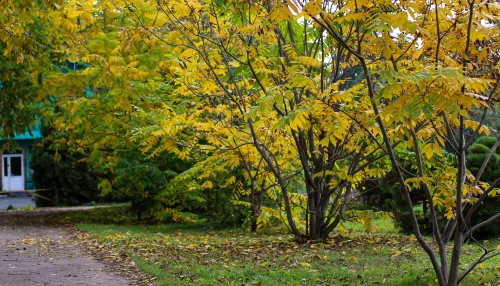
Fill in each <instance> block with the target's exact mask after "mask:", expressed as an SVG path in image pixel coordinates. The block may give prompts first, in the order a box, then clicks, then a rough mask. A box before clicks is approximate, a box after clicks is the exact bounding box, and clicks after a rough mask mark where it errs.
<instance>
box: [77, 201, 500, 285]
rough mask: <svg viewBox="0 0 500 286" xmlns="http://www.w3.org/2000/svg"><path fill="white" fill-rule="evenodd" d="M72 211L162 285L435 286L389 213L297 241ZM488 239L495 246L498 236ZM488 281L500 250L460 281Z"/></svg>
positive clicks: (119, 212)
mask: <svg viewBox="0 0 500 286" xmlns="http://www.w3.org/2000/svg"><path fill="white" fill-rule="evenodd" d="M68 216H69V217H68V219H69V220H70V221H72V222H74V223H78V227H79V228H80V229H81V230H83V231H86V232H89V233H90V234H92V236H93V237H95V238H97V239H98V240H99V241H100V242H101V243H103V244H108V245H111V246H112V247H114V248H117V249H120V250H123V251H125V252H126V253H127V254H128V255H129V256H130V257H131V258H132V259H133V260H134V261H135V263H136V264H137V265H138V266H139V267H140V268H141V269H142V270H143V271H144V272H146V273H148V274H151V275H153V276H155V277H157V281H158V283H159V285H227V284H229V285H430V284H432V285H437V283H436V282H435V277H434V274H433V270H432V269H431V268H430V263H429V259H428V258H427V256H426V255H425V253H423V251H422V250H421V249H420V248H419V247H418V245H417V243H416V241H415V239H414V238H413V237H412V236H406V235H402V234H399V233H398V231H397V229H396V228H395V227H394V226H393V224H392V222H391V221H389V220H384V219H379V220H377V221H376V225H377V226H378V229H379V231H378V232H377V233H372V234H367V233H364V232H363V231H362V227H361V226H360V225H356V224H350V225H349V228H351V232H350V233H348V234H341V233H334V234H333V235H332V239H330V240H328V241H326V242H325V243H320V244H303V245H299V244H296V243H294V242H293V237H292V236H291V235H287V234H283V233H280V232H277V231H274V232H273V231H269V230H267V231H264V232H263V233H257V234H251V233H247V232H244V231H242V230H238V229H226V230H213V229H209V228H208V226H207V225H205V224H190V225H179V224H168V225H155V226H146V225H141V224H137V223H135V222H134V221H133V220H132V219H131V217H130V212H129V210H128V209H127V207H120V208H104V209H96V210H92V211H90V212H89V211H86V212H78V213H73V214H69V215H68ZM483 243H484V244H485V246H487V247H488V248H494V247H496V246H497V245H499V244H500V240H490V241H484V242H483ZM464 253H465V254H464V256H463V262H464V263H466V262H471V261H473V260H474V258H475V257H478V256H479V255H480V253H481V251H480V249H479V248H478V247H477V246H474V245H467V246H466V247H465V251H464ZM482 283H483V284H482ZM487 283H490V285H497V284H498V283H500V256H497V257H495V258H493V259H491V260H489V261H487V262H485V263H483V264H481V265H480V266H478V267H477V268H476V269H475V270H474V271H473V272H472V273H471V274H470V275H469V277H468V278H467V279H466V280H465V281H464V282H463V283H462V285H488V284H487ZM498 285H500V284H498Z"/></svg>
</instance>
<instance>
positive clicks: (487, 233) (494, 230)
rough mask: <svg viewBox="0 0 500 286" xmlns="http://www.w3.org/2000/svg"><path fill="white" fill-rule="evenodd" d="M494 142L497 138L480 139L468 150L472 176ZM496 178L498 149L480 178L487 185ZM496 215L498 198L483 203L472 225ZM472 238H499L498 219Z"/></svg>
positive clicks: (499, 169) (499, 158)
mask: <svg viewBox="0 0 500 286" xmlns="http://www.w3.org/2000/svg"><path fill="white" fill-rule="evenodd" d="M496 141H497V138H495V137H488V136H484V137H480V138H478V139H477V140H476V141H475V142H474V144H472V146H471V147H470V148H469V150H468V151H469V154H468V155H467V161H468V162H469V166H470V167H469V170H470V171H471V173H472V174H473V175H477V172H478V171H479V169H480V168H481V165H482V164H483V161H484V159H485V158H486V156H487V155H488V153H489V151H490V148H492V147H493V145H494V144H495V142H496ZM497 178H500V149H496V151H495V153H493V155H492V158H491V159H490V161H489V163H488V165H486V168H485V169H484V173H483V175H482V177H481V179H482V180H483V181H485V182H488V183H492V182H493V181H495V180H496V179H497ZM498 213H500V197H495V198H491V199H490V200H488V201H486V202H484V204H483V207H482V208H481V210H479V211H478V215H477V217H475V218H473V220H472V223H473V224H477V223H479V222H481V221H484V220H485V219H488V218H490V217H491V216H493V215H495V214H498ZM474 237H476V238H481V239H482V238H486V237H500V219H498V220H497V222H496V223H492V224H491V225H490V226H489V227H487V228H483V229H479V230H478V231H476V232H474Z"/></svg>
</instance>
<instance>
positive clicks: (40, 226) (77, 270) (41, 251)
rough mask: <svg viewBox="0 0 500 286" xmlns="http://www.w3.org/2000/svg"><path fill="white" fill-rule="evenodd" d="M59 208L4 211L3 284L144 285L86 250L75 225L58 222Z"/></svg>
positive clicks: (0, 227)
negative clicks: (74, 233) (75, 235)
mask: <svg viewBox="0 0 500 286" xmlns="http://www.w3.org/2000/svg"><path fill="white" fill-rule="evenodd" d="M86 208H88V207H83V208H82V207H80V208H62V209H61V208H59V209H46V210H32V211H24V212H23V211H9V212H0V285H3V286H11V285H12V286H14V285H15V286H17V285H30V286H31V285H51V286H52V285H54V286H59V285H68V286H69V285H106V286H115V285H116V286H125V285H140V283H138V282H136V281H132V280H130V279H127V278H126V277H124V276H123V275H121V274H120V272H119V271H116V267H114V268H113V267H110V266H109V265H107V264H105V263H104V262H102V261H101V260H99V259H98V258H96V257H95V256H94V255H92V254H90V253H89V252H87V251H85V250H84V249H82V248H81V247H80V246H79V245H78V244H77V243H75V241H74V238H73V239H70V236H71V234H70V233H69V232H70V231H71V228H68V227H65V226H63V225H59V224H57V223H54V221H55V220H54V216H55V215H58V214H60V213H61V212H65V211H71V210H82V209H86Z"/></svg>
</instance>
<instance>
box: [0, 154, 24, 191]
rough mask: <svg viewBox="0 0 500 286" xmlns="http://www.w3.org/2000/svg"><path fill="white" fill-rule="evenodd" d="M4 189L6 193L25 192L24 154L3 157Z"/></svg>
mask: <svg viewBox="0 0 500 286" xmlns="http://www.w3.org/2000/svg"><path fill="white" fill-rule="evenodd" d="M2 159H3V161H2V174H3V176H2V177H3V179H2V188H3V190H4V191H20V190H24V162H23V154H9V155H7V154H4V155H2Z"/></svg>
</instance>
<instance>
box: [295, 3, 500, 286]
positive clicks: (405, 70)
mask: <svg viewBox="0 0 500 286" xmlns="http://www.w3.org/2000/svg"><path fill="white" fill-rule="evenodd" d="M293 5H294V6H296V7H300V8H301V9H302V10H303V11H305V13H307V14H308V15H309V16H310V17H312V18H313V19H314V21H315V22H316V23H317V24H318V25H320V26H321V27H324V29H325V30H326V31H327V32H328V33H329V34H330V35H332V37H335V38H336V39H338V41H339V43H340V44H341V45H342V47H344V48H345V49H347V50H348V51H349V52H350V53H351V54H352V56H353V58H355V61H356V64H357V65H359V66H360V67H361V68H362V69H363V74H364V75H363V77H364V84H365V89H364V91H365V94H364V96H363V97H364V98H367V99H368V100H370V103H371V106H372V112H373V114H372V115H373V118H374V120H375V122H376V129H377V131H376V133H377V136H378V138H380V139H381V140H382V142H383V145H384V148H385V151H386V152H387V154H388V156H389V158H390V160H391V162H392V169H393V171H394V172H395V173H396V174H397V179H398V181H399V184H400V187H401V192H402V194H403V196H404V197H405V198H406V203H407V205H408V210H409V212H410V215H411V217H412V224H413V228H414V233H415V235H416V238H417V240H418V242H419V244H420V245H421V247H422V248H423V249H424V250H425V251H426V253H427V254H428V255H429V258H430V260H431V263H432V265H433V267H434V270H435V272H436V276H437V280H438V282H439V284H440V285H457V284H458V283H459V282H460V281H461V280H462V279H463V278H464V277H465V276H466V275H467V274H468V273H469V272H470V271H471V270H472V269H474V267H475V266H477V265H478V264H479V263H481V262H483V261H485V260H487V259H489V258H491V257H493V256H496V255H498V254H500V252H498V251H495V250H489V249H485V248H484V247H482V246H481V244H479V243H478V242H476V243H477V244H478V246H479V247H481V248H482V250H483V252H484V253H483V255H481V257H479V258H478V259H477V260H476V261H475V262H473V263H471V264H470V265H467V266H466V267H465V269H464V270H461V267H460V266H461V260H460V254H461V250H462V245H463V243H464V240H466V239H470V240H472V241H475V240H474V236H473V232H474V230H475V229H477V228H480V227H484V226H485V225H487V224H488V223H492V222H493V221H495V220H496V219H498V218H499V217H500V214H496V215H493V216H492V217H490V218H489V219H487V220H485V221H483V222H481V223H479V224H476V225H471V224H470V219H471V217H472V216H473V215H474V213H475V212H476V211H477V210H478V208H480V207H481V203H482V201H484V200H485V199H487V198H488V197H489V196H492V195H494V194H495V193H496V192H497V191H496V190H497V189H496V186H497V185H498V183H499V182H500V178H498V179H497V180H495V181H494V182H493V183H492V184H491V185H489V184H486V183H481V182H480V179H481V174H480V173H479V174H478V175H476V177H474V176H472V175H471V174H470V172H468V170H467V162H466V160H465V156H466V150H467V148H468V147H469V146H470V145H471V144H472V142H474V138H475V136H476V135H477V134H478V133H486V134H488V133H489V130H488V128H485V127H484V126H482V121H480V122H476V121H473V120H470V119H469V118H470V117H471V111H472V110H473V108H481V109H483V110H484V112H487V111H488V109H489V107H490V106H491V105H492V104H493V103H494V101H498V99H497V97H496V96H497V95H496V89H497V86H498V69H499V54H498V50H499V41H498V40H499V38H498V37H499V36H500V34H499V33H498V30H499V29H498V20H499V19H498V11H499V6H498V3H488V2H476V1H467V2H458V1H434V2H432V1H431V2H428V1H412V2H409V1H408V2H407V1H403V2H398V3H393V2H390V1H377V3H374V2H372V1H354V2H346V3H345V5H343V6H342V5H339V6H337V5H334V6H333V7H332V6H329V5H325V3H320V2H315V1H311V2H308V3H307V4H305V5H303V4H302V3H301V2H294V3H293ZM341 16H342V17H341ZM342 24H344V25H347V26H351V27H352V29H351V30H350V33H349V34H347V35H346V34H343V33H342V30H339V28H338V27H339V25H340V26H341V25H342ZM483 118H484V117H483ZM400 140H405V141H406V140H407V145H408V149H409V150H413V152H415V158H416V159H415V162H414V166H415V169H416V170H417V174H416V176H413V174H412V176H413V177H414V178H413V179H412V181H413V182H416V184H413V183H412V184H409V183H410V182H409V180H406V179H405V177H406V176H407V173H408V171H407V170H404V169H403V168H402V164H400V159H399V158H398V157H397V154H396V153H395V152H394V144H395V143H396V142H398V141H400ZM442 148H447V149H448V150H449V151H450V152H451V153H452V154H453V155H454V156H453V158H444V159H445V161H446V162H447V163H446V164H445V165H444V166H443V167H442V168H443V169H442V171H440V172H435V173H430V172H429V171H430V169H429V168H425V166H426V165H427V164H428V162H429V161H430V160H431V159H432V158H433V157H436V156H437V157H443V152H442V150H441V149H442ZM492 152H494V150H493V151H492ZM487 164H488V159H486V160H485V161H484V162H483V166H486V165H487ZM410 174H411V173H410ZM439 174H440V175H439ZM412 186H418V187H422V188H423V190H424V192H425V195H426V200H427V201H428V203H429V208H430V211H431V220H432V226H433V229H432V230H433V238H434V241H435V242H436V246H437V251H435V249H434V247H433V245H432V244H431V242H430V241H427V240H426V238H425V237H424V236H422V234H421V232H420V229H419V225H418V223H417V219H416V216H415V214H414V212H413V206H412V203H411V199H410V194H409V192H410V191H411V188H412ZM440 210H442V211H443V212H444V213H445V220H446V221H447V222H446V224H445V227H444V228H441V227H440V224H439V223H438V221H439V220H440V219H441V217H440V215H439V213H440V212H439V211H440ZM452 239H453V242H452V244H453V250H452V252H451V259H448V258H449V255H450V254H449V253H448V251H447V248H446V246H447V245H448V244H449V243H450V241H451V240H452Z"/></svg>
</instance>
